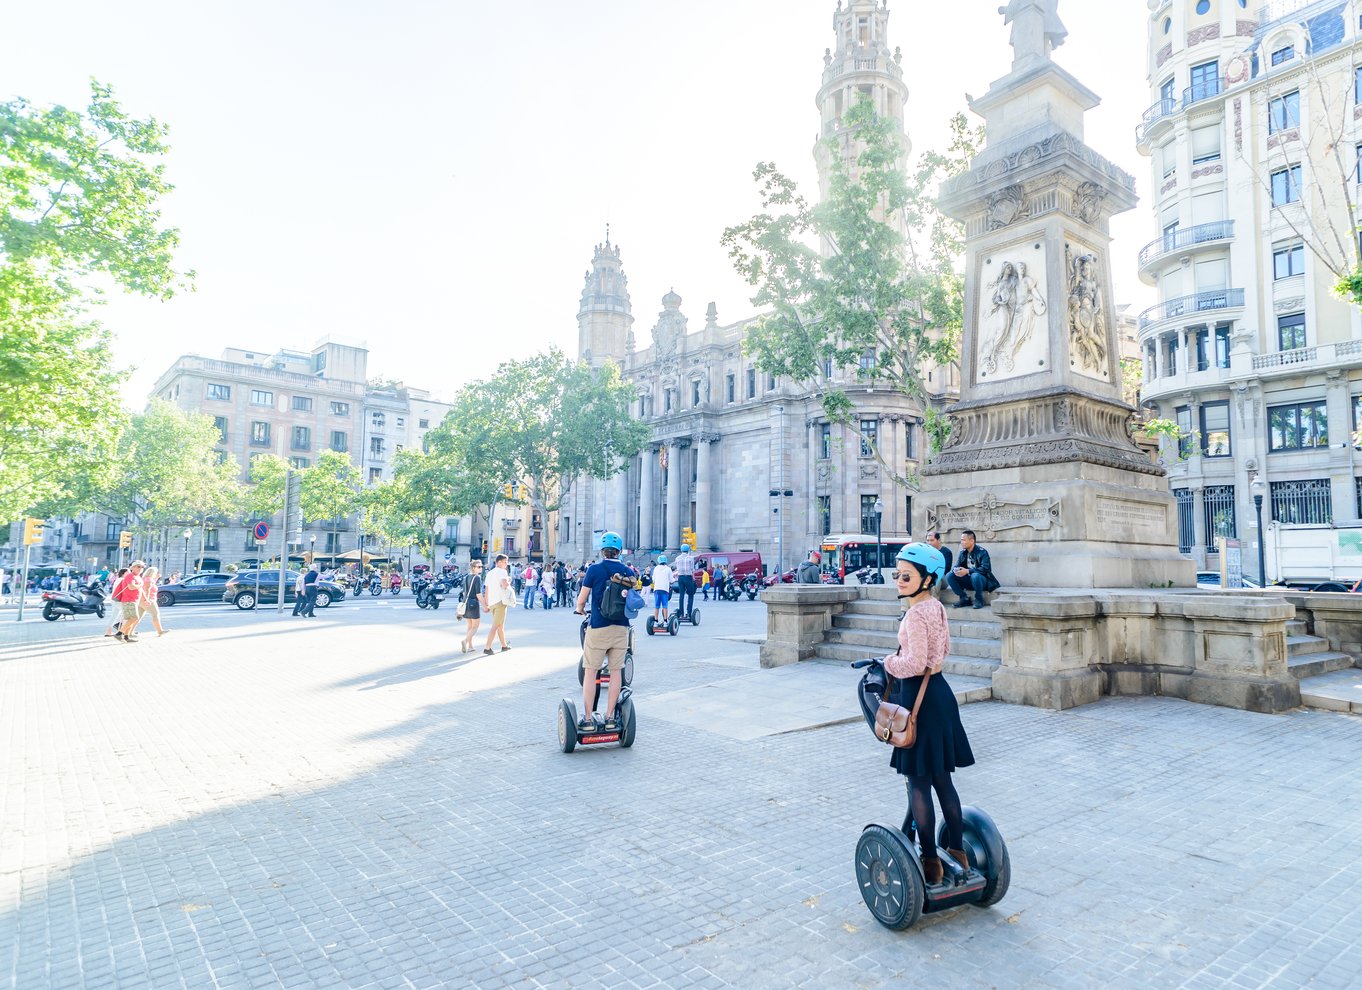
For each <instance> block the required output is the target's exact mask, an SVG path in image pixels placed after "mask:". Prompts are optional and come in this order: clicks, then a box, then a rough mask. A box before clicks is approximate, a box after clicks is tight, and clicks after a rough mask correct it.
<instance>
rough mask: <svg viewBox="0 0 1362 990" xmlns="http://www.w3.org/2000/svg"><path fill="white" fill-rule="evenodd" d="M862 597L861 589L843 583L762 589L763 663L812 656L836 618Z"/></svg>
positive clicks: (780, 663) (780, 664)
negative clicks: (764, 617)
mask: <svg viewBox="0 0 1362 990" xmlns="http://www.w3.org/2000/svg"><path fill="white" fill-rule="evenodd" d="M859 597H860V589H859V588H855V587H850V588H848V587H844V586H841V585H819V584H786V585H780V586H779V587H772V588H767V589H765V590H764V591H762V593H761V600H762V602H763V603H764V604H765V605H766V642H765V643H763V644H762V647H761V665H762V666H763V667H783V666H785V665H786V664H790V663H798V662H799V661H800V660H808V659H809V658H811V657H812V656H813V655H814V651H815V650H816V649H817V648H818V644H819V643H821V642H823V637H824V636H826V635H827V631H828V630H829V629H831V628H832V617H833V616H834V615H840V614H841V613H842V611H843V610H844V609H845V608H846V605H847V602H853V601H855V600H856V599H857V598H859Z"/></svg>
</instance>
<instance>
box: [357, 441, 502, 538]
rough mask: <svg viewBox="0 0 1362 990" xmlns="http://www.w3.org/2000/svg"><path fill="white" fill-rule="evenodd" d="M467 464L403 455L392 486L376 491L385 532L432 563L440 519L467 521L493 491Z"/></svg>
mask: <svg viewBox="0 0 1362 990" xmlns="http://www.w3.org/2000/svg"><path fill="white" fill-rule="evenodd" d="M437 429H438V428H437ZM434 432H435V430H432V431H431V433H434ZM430 435H431V434H430V433H428V434H426V437H427V440H428V441H429V439H430ZM465 463H466V462H462V461H460V460H458V458H456V457H454V456H452V455H450V454H447V453H445V454H441V453H434V452H432V453H426V452H425V451H420V450H412V449H408V450H400V451H398V452H397V454H396V455H395V456H394V458H393V477H392V480H391V481H389V482H387V483H386V484H384V485H380V486H377V488H376V489H374V491H375V494H374V496H373V498H374V500H375V502H376V504H377V505H378V506H380V520H381V522H380V529H381V530H382V531H383V532H386V533H388V534H391V535H393V536H396V537H397V538H398V539H399V541H402V545H410V546H415V547H417V548H418V549H419V550H420V551H421V553H423V554H425V556H426V557H427V558H432V555H433V552H434V548H435V539H436V524H437V523H438V521H439V519H440V517H441V516H463V515H468V514H470V513H471V512H473V510H474V509H475V508H476V507H477V506H478V504H479V502H480V500H481V499H483V498H484V497H486V496H487V494H488V491H489V488H488V486H487V485H486V484H485V483H484V482H483V480H482V479H481V478H480V477H478V476H477V474H476V472H475V471H473V470H468V469H465V466H464V465H465Z"/></svg>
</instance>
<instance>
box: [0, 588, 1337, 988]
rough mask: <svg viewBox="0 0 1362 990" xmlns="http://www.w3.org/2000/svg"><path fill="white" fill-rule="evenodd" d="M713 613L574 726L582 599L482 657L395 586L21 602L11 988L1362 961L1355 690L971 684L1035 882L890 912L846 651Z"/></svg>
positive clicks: (1280, 979) (520, 617) (5, 977)
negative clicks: (909, 922)
mask: <svg viewBox="0 0 1362 990" xmlns="http://www.w3.org/2000/svg"><path fill="white" fill-rule="evenodd" d="M703 618H704V624H703V625H702V626H701V627H699V628H698V629H691V628H689V627H687V628H684V629H683V630H682V633H681V635H680V636H679V637H677V638H676V639H670V638H665V637H664V638H651V639H650V638H647V637H645V636H644V635H643V634H642V631H641V630H640V632H639V635H638V663H637V674H636V678H635V690H636V692H637V693H636V696H635V697H636V699H637V705H638V715H639V729H638V740H637V742H636V744H635V745H634V747H633V748H632V749H629V750H621V749H618V748H614V747H604V748H594V749H585V750H581V749H579V750H578V751H577V752H575V753H573V754H571V755H564V754H563V753H561V752H560V751H559V750H558V747H557V745H556V738H555V729H554V726H555V707H556V704H557V701H558V699H559V698H560V697H562V696H563V695H565V694H567V695H575V694H576V693H577V679H576V671H575V666H576V662H577V657H578V649H577V645H576V644H577V620H575V619H574V618H573V617H572V616H571V615H570V614H569V613H568V612H567V611H566V610H556V611H553V612H549V613H545V612H542V611H539V610H536V611H533V612H528V613H527V612H524V611H522V610H519V609H517V610H516V611H515V612H513V613H512V618H511V635H510V639H511V643H512V645H513V647H514V649H513V650H512V651H511V652H510V653H507V654H505V655H497V656H493V657H484V656H482V655H481V654H480V653H479V654H473V655H468V656H461V655H459V654H458V653H457V652H456V651H457V637H458V633H457V628H458V626H459V625H460V624H459V623H457V621H456V619H455V617H454V611H453V609H452V608H451V607H446V608H444V609H441V610H440V611H438V612H435V613H428V612H422V611H420V610H418V609H417V608H416V607H415V605H414V604H413V602H412V599H411V598H410V596H403V597H402V598H400V599H393V598H389V597H387V596H385V597H384V598H382V599H368V598H365V599H363V600H359V601H356V600H353V599H352V600H350V601H347V602H346V603H345V604H344V605H338V606H334V607H332V608H331V609H328V610H324V611H323V610H318V615H317V618H315V619H312V620H307V619H291V618H290V617H289V616H288V615H287V614H285V615H284V616H276V615H275V613H274V612H273V610H270V611H268V612H266V611H263V610H262V611H261V612H259V613H241V612H237V611H236V610H234V609H228V608H226V607H220V606H216V605H210V606H177V607H175V608H170V609H166V610H165V621H166V624H167V625H168V626H170V627H171V628H172V630H173V631H172V632H171V633H170V634H169V635H167V636H166V637H164V638H161V639H157V638H156V637H155V636H154V634H152V635H151V636H150V637H144V638H143V640H142V642H140V643H138V644H135V645H130V646H123V645H119V644H116V643H114V642H113V641H112V640H108V639H103V638H101V637H100V635H99V634H100V633H101V632H102V630H103V625H102V623H99V622H98V621H97V620H95V619H92V618H86V619H81V620H78V621H68V622H58V623H46V622H42V621H31V620H30V621H25V622H23V623H18V622H15V621H13V619H14V615H13V612H12V611H7V612H3V613H0V619H2V620H4V621H3V622H0V731H2V732H3V737H0V738H2V740H3V750H2V752H0V781H2V782H3V797H2V798H0V802H2V804H0V836H3V841H0V986H4V987H14V988H20V990H35V988H47V987H52V988H73V987H86V988H92V990H95V988H107V987H119V988H130V990H131V988H157V990H160V988H171V987H185V988H196V990H197V988H213V987H223V988H227V987H232V988H244V987H289V988H292V987H325V988H333V987H335V988H342V987H351V988H394V990H396V988H426V987H479V988H494V987H524V988H532V987H659V988H667V987H715V988H718V987H735V988H743V990H747V988H762V987H773V988H784V987H819V988H823V987H833V988H838V987H848V988H853V987H854V988H876V987H900V986H907V985H914V986H930V987H1184V986H1185V987H1206V988H1213V987H1214V988H1219V987H1257V986H1274V987H1295V986H1307V985H1308V986H1319V987H1348V986H1358V985H1359V983H1362V976H1359V974H1360V973H1362V944H1359V941H1358V938H1357V933H1358V931H1359V929H1360V928H1362V719H1359V718H1358V717H1357V716H1350V715H1342V714H1336V713H1331V712H1317V711H1297V712H1292V713H1290V714H1287V715H1280V716H1268V715H1256V714H1251V713H1247V712H1242V711H1234V710H1228V709H1218V708H1208V707H1200V706H1196V705H1192V704H1188V703H1185V702H1181V701H1175V700H1167V699H1157V698H1149V699H1135V698H1131V699H1112V700H1107V701H1104V702H1102V703H1099V704H1096V705H1091V706H1088V707H1085V708H1080V709H1077V710H1074V711H1069V712H1063V713H1056V712H1047V711H1039V710H1036V709H1030V708H1021V707H1014V706H1008V705H1003V704H999V703H995V702H988V703H981V704H972V705H968V706H967V707H966V708H965V709H964V710H963V716H964V721H965V725H966V727H967V729H968V731H969V733H970V736H971V740H972V742H973V746H974V750H975V753H976V754H977V756H978V760H979V762H978V765H977V766H975V767H972V768H969V769H967V770H964V771H962V772H961V773H959V774H958V775H957V778H956V779H957V784H958V786H959V789H960V791H961V794H962V796H963V798H964V800H965V801H966V803H971V804H976V805H978V806H980V807H983V808H985V809H986V810H988V811H989V812H990V813H991V814H992V815H993V816H994V818H995V819H996V820H997V822H998V823H999V825H1000V827H1001V828H1002V830H1003V833H1004V835H1005V836H1006V839H1007V842H1008V846H1009V850H1010V853H1011V859H1012V875H1013V879H1012V888H1011V891H1010V893H1009V894H1008V895H1007V896H1006V897H1005V898H1004V899H1003V901H1002V902H1001V903H1000V904H998V905H997V906H996V907H994V908H991V909H987V910H980V909H976V908H963V909H959V910H956V911H951V912H947V913H944V914H939V915H929V916H926V917H924V918H923V919H922V921H920V922H919V923H918V925H917V926H916V927H914V928H913V929H911V930H909V931H907V932H903V933H894V932H890V931H887V930H885V929H883V928H881V927H880V926H879V925H877V924H876V923H875V922H874V921H873V920H872V919H871V917H870V914H869V913H868V911H867V910H866V908H865V906H864V905H863V903H862V902H861V898H860V894H859V893H858V891H857V888H856V885H855V882H854V875H853V872H852V852H853V849H854V846H855V843H856V839H857V836H858V833H859V832H860V830H861V828H862V826H864V825H865V824H866V823H868V822H872V821H877V820H879V821H884V822H888V823H891V824H897V822H898V821H899V820H900V819H901V817H902V814H903V808H904V792H903V786H902V784H901V782H900V780H899V778H897V777H896V776H895V775H894V774H893V773H892V772H891V771H890V770H889V768H888V759H889V757H888V753H887V751H886V750H885V749H884V748H883V747H881V746H879V745H877V744H876V743H875V742H874V741H873V740H872V738H871V737H870V734H869V732H868V731H867V730H866V728H865V726H864V724H863V723H848V722H844V721H842V719H844V718H846V717H849V716H851V715H853V714H854V695H853V688H854V683H855V679H856V678H855V675H854V674H853V673H852V672H851V671H850V670H849V669H847V668H845V667H839V666H836V665H828V664H804V665H799V666H798V667H794V668H783V669H781V670H778V671H760V670H759V669H758V667H757V660H756V654H757V647H756V646H755V645H754V644H753V643H752V642H751V640H752V639H753V638H755V637H758V636H760V635H761V633H762V631H763V629H764V610H763V608H762V606H761V604H760V603H748V602H742V603H738V604H733V605H730V604H724V605H710V606H708V607H706V608H705V609H704V616H703ZM792 692H802V696H803V697H805V698H807V704H808V708H809V712H810V715H809V717H808V719H807V720H806V723H807V724H806V725H805V726H802V727H796V728H795V729H794V731H791V727H790V724H789V710H790V707H791V704H790V701H789V699H790V697H791V693H792ZM716 700H717V701H721V702H722V704H721V705H719V706H718V707H715V708H710V707H708V706H709V705H710V704H711V702H713V701H716ZM735 702H738V703H739V704H737V705H735ZM768 706H770V708H771V709H772V710H773V711H774V713H775V714H774V715H768V714H767V713H766V710H767V707H768ZM744 711H746V712H747V713H748V714H746V715H744V714H743V712H744ZM828 723H832V724H828Z"/></svg>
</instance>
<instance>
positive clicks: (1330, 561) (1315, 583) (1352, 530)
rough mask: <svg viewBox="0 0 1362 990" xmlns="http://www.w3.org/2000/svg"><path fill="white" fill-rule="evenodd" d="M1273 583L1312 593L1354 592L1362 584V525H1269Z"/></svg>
mask: <svg viewBox="0 0 1362 990" xmlns="http://www.w3.org/2000/svg"><path fill="white" fill-rule="evenodd" d="M1266 529H1267V539H1266V540H1264V542H1263V547H1264V553H1265V554H1266V557H1267V559H1266V563H1267V578H1268V582H1269V583H1282V584H1288V585H1290V586H1291V587H1293V588H1303V589H1306V590H1310V591H1352V590H1353V589H1354V588H1357V587H1358V584H1359V582H1362V524H1351V525H1341V526H1335V525H1293V524H1282V523H1277V522H1272V523H1268V524H1267V527H1266Z"/></svg>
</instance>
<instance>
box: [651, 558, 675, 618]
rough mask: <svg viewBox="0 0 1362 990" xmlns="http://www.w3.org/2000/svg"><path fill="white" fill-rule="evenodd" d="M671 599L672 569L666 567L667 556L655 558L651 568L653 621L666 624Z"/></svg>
mask: <svg viewBox="0 0 1362 990" xmlns="http://www.w3.org/2000/svg"><path fill="white" fill-rule="evenodd" d="M671 597H672V569H671V568H670V567H668V566H667V555H666V554H665V553H664V554H662V556H660V557H658V558H657V566H655V567H654V568H653V621H654V622H660V623H662V624H663V625H666V624H667V605H668V603H669V602H670V601H671Z"/></svg>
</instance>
